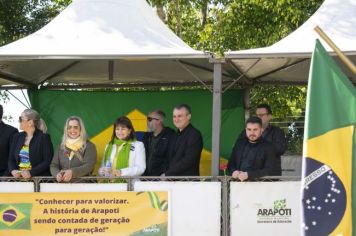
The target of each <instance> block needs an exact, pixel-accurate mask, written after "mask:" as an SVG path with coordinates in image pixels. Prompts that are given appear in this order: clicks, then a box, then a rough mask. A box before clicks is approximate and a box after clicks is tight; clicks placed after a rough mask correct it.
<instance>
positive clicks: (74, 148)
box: [66, 137, 84, 160]
mask: <svg viewBox="0 0 356 236" xmlns="http://www.w3.org/2000/svg"><path fill="white" fill-rule="evenodd" d="M83 145H84V142H83V140H81V139H80V137H79V138H76V139H71V138H67V140H66V148H68V149H69V150H70V154H69V156H68V158H69V160H72V158H73V156H74V154H77V157H78V158H79V160H81V159H82V156H81V155H80V154H79V153H78V151H79V150H80V149H81V148H82V147H83ZM78 154H79V155H78Z"/></svg>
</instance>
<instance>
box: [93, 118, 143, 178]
mask: <svg viewBox="0 0 356 236" xmlns="http://www.w3.org/2000/svg"><path fill="white" fill-rule="evenodd" d="M113 126H114V127H113V134H112V137H111V140H110V142H109V143H108V144H107V145H106V147H105V150H104V156H103V160H102V162H101V167H100V168H99V171H98V172H99V173H98V174H99V175H100V176H107V177H109V176H114V177H115V176H137V175H142V174H143V172H144V171H145V168H146V154H145V147H144V145H143V143H142V142H139V141H137V140H136V137H135V129H134V127H133V125H132V123H131V121H130V119H129V118H127V117H126V116H122V117H119V118H118V119H117V120H116V121H115V122H114V125H113Z"/></svg>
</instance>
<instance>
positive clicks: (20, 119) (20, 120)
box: [19, 116, 29, 123]
mask: <svg viewBox="0 0 356 236" xmlns="http://www.w3.org/2000/svg"><path fill="white" fill-rule="evenodd" d="M22 121H29V119H23V118H22V117H21V116H20V117H19V122H20V123H21V122H22Z"/></svg>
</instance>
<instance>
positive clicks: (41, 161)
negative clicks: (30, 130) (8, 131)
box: [9, 129, 53, 176]
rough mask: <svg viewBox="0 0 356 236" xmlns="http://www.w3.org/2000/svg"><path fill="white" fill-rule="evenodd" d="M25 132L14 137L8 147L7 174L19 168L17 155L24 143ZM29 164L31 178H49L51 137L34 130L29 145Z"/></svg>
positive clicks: (51, 152)
mask: <svg viewBox="0 0 356 236" xmlns="http://www.w3.org/2000/svg"><path fill="white" fill-rule="evenodd" d="M25 137H26V133H25V132H20V133H18V134H16V135H14V138H13V140H12V143H11V147H10V156H9V173H11V171H13V170H17V169H18V166H19V162H20V159H19V153H20V150H21V148H22V146H23V145H24V143H25ZM29 151H30V153H29V154H30V162H31V166H32V169H31V170H30V174H31V176H50V175H51V173H50V171H49V165H50V164H51V161H52V157H53V145H52V141H51V137H50V136H49V135H48V134H44V133H42V131H40V130H38V129H36V131H35V133H34V134H33V137H32V139H31V141H30V145H29Z"/></svg>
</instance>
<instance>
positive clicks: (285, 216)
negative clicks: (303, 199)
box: [257, 199, 292, 223]
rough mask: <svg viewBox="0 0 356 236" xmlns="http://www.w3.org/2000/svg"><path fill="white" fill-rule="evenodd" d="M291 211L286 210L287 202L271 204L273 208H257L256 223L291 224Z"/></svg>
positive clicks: (282, 200) (281, 201)
mask: <svg viewBox="0 0 356 236" xmlns="http://www.w3.org/2000/svg"><path fill="white" fill-rule="evenodd" d="M291 217H292V209H291V208H287V200H286V199H281V200H276V201H274V202H273V208H272V207H271V208H258V209H257V223H292V220H291Z"/></svg>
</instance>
